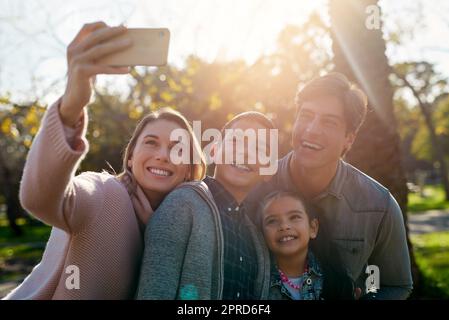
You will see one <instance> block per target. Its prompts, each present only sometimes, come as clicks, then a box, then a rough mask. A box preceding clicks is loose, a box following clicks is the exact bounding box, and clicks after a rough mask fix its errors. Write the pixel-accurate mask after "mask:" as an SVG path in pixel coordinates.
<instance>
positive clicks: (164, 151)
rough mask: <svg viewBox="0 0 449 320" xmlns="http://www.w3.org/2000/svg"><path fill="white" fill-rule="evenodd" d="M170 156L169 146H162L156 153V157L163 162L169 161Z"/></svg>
mask: <svg viewBox="0 0 449 320" xmlns="http://www.w3.org/2000/svg"><path fill="white" fill-rule="evenodd" d="M169 158H170V149H169V148H168V147H160V148H159V150H158V151H157V154H156V159H157V160H159V161H163V162H168V160H169Z"/></svg>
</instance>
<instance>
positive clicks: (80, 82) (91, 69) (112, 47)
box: [59, 22, 132, 127]
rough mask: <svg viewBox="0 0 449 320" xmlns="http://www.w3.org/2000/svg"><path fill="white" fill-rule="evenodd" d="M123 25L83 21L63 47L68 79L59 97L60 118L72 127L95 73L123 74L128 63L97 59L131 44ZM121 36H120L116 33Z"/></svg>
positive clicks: (78, 116) (89, 94)
mask: <svg viewBox="0 0 449 320" xmlns="http://www.w3.org/2000/svg"><path fill="white" fill-rule="evenodd" d="M126 32H127V28H126V27H124V26H118V27H109V26H107V25H106V24H105V23H104V22H94V23H90V24H86V25H84V26H83V27H82V28H81V30H80V31H79V32H78V34H77V35H76V37H75V38H74V39H73V41H72V42H71V43H70V44H69V46H68V48H67V66H68V79H67V86H66V90H65V92H64V95H63V97H62V101H61V106H60V110H59V112H60V115H61V120H62V122H63V123H64V124H65V125H67V126H70V127H75V126H76V124H77V123H78V121H79V119H80V117H81V116H82V111H83V108H84V106H86V105H87V104H88V102H89V99H90V97H91V94H92V88H91V82H92V80H93V79H94V77H95V76H96V75H97V74H126V73H129V70H130V69H129V67H116V66H109V65H105V64H101V63H99V60H100V59H102V58H104V57H106V56H108V55H111V54H113V53H116V52H120V51H123V50H125V49H127V48H129V47H130V46H131V45H132V39H131V38H127V37H126ZM119 36H122V37H119Z"/></svg>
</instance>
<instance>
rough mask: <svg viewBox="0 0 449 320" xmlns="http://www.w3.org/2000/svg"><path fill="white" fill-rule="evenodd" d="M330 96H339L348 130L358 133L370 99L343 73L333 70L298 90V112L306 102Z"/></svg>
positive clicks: (296, 101)
mask: <svg viewBox="0 0 449 320" xmlns="http://www.w3.org/2000/svg"><path fill="white" fill-rule="evenodd" d="M329 96H331V97H335V98H337V99H338V100H339V101H340V102H341V104H342V105H343V112H344V117H345V121H346V126H347V130H346V131H347V132H351V133H352V132H353V133H357V131H358V130H359V128H360V126H361V125H362V123H363V121H364V120H365V117H366V113H367V104H368V99H367V97H366V95H365V93H364V92H363V91H362V90H360V89H359V88H357V86H356V85H355V84H353V83H351V82H350V81H349V80H348V78H346V76H345V75H343V74H342V73H338V72H332V73H329V74H327V75H325V76H322V77H319V78H315V79H313V80H312V81H310V82H309V83H307V84H306V85H305V87H304V88H302V89H301V90H298V92H297V94H296V100H295V103H296V107H297V112H299V110H300V109H301V106H302V105H303V103H304V102H306V101H312V100H316V99H319V98H321V97H329Z"/></svg>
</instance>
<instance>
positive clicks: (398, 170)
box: [329, 0, 420, 288]
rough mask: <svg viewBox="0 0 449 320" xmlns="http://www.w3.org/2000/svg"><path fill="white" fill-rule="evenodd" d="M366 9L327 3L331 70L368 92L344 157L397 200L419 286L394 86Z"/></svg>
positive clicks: (360, 0) (357, 2)
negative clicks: (363, 118)
mask: <svg viewBox="0 0 449 320" xmlns="http://www.w3.org/2000/svg"><path fill="white" fill-rule="evenodd" d="M370 5H375V6H378V3H377V0H330V1H329V14H330V18H331V25H332V28H331V30H332V42H333V44H332V49H333V52H334V63H335V71H338V72H342V73H344V74H345V75H346V76H348V78H349V79H351V80H352V81H353V82H355V83H357V84H358V85H359V86H360V87H361V88H362V89H363V90H364V91H365V92H366V93H367V95H368V100H369V108H370V110H371V112H369V113H368V115H367V119H366V121H365V123H364V125H363V126H362V128H361V129H360V132H359V133H358V136H357V139H356V142H355V143H354V145H353V148H352V150H351V151H350V152H349V153H348V155H347V158H346V159H347V160H348V162H350V163H351V164H353V165H354V166H356V167H357V168H359V169H360V170H362V171H363V172H365V173H367V174H368V175H370V176H371V177H373V178H374V179H376V180H377V181H379V182H380V183H381V184H383V185H384V186H385V187H387V188H388V189H389V190H390V192H391V193H392V194H393V196H394V197H395V198H396V200H397V201H398V203H399V205H400V207H401V209H402V213H403V217H404V222H405V225H406V231H407V242H408V246H409V254H410V259H411V263H412V274H413V279H414V287H415V288H417V287H419V284H420V281H419V279H420V272H419V268H418V267H417V265H416V261H415V258H414V254H413V246H412V244H411V242H410V239H409V235H408V226H407V186H406V178H405V173H404V170H403V164H402V159H401V151H400V138H399V134H398V131H397V124H396V119H395V116H394V110H393V88H392V86H391V84H390V82H389V79H388V77H389V75H390V74H391V72H392V70H391V68H390V66H389V64H388V60H387V57H386V55H385V41H384V40H383V37H382V30H381V29H380V28H379V29H373V30H369V29H368V28H367V27H366V25H365V21H366V20H367V18H368V14H367V13H366V8H367V7H368V6H370ZM378 8H379V7H378Z"/></svg>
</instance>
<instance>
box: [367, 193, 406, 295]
mask: <svg viewBox="0 0 449 320" xmlns="http://www.w3.org/2000/svg"><path fill="white" fill-rule="evenodd" d="M389 197H390V199H389V207H388V209H387V211H386V213H385V215H384V217H383V221H382V223H381V225H380V228H379V229H380V231H379V235H378V238H377V240H376V243H375V247H374V250H373V252H372V255H371V257H370V259H369V261H368V263H369V264H370V265H376V266H378V267H379V271H380V290H379V291H378V292H377V294H374V295H372V298H374V299H406V298H407V297H408V295H409V294H410V293H411V290H412V287H413V281H412V275H411V267H410V256H409V251H408V246H407V239H406V234H405V225H404V220H403V217H402V212H401V209H400V207H399V205H398V204H397V202H396V200H395V199H394V198H393V196H392V195H391V194H390V195H389Z"/></svg>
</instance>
